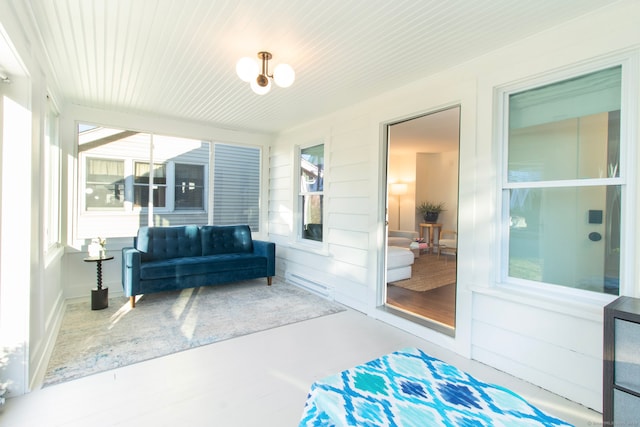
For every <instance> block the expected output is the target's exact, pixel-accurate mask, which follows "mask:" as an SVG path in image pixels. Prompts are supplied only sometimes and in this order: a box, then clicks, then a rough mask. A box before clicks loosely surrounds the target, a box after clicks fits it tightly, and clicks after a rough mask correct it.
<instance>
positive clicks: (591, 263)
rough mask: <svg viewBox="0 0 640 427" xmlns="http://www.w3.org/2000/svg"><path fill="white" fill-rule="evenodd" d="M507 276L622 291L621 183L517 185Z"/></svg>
mask: <svg viewBox="0 0 640 427" xmlns="http://www.w3.org/2000/svg"><path fill="white" fill-rule="evenodd" d="M509 203H510V210H509V216H510V224H509V225H510V231H509V276H510V277H516V278H520V279H527V280H532V281H536V282H544V283H550V284H555V285H561V286H567V287H574V288H579V289H585V290H591V291H596V292H606V293H611V294H615V295H617V294H618V290H619V277H620V186H593V187H575V188H537V189H535V188H532V189H513V190H510V194H509Z"/></svg>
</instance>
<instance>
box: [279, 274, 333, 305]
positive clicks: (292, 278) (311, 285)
mask: <svg viewBox="0 0 640 427" xmlns="http://www.w3.org/2000/svg"><path fill="white" fill-rule="evenodd" d="M284 278H285V280H286V281H287V283H290V284H292V285H294V286H298V287H300V288H303V289H306V290H308V291H309V292H313V293H314V294H316V295H320V296H321V297H324V298H329V299H333V288H332V287H330V286H329V285H327V284H325V283H322V282H318V281H317V280H313V279H309V278H308V277H304V276H301V275H300V274H297V273H289V272H287V273H285V275H284Z"/></svg>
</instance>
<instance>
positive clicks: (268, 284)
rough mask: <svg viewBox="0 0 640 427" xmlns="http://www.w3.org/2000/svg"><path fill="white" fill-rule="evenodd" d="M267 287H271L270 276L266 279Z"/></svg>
mask: <svg viewBox="0 0 640 427" xmlns="http://www.w3.org/2000/svg"><path fill="white" fill-rule="evenodd" d="M267 286H271V276H269V277H267Z"/></svg>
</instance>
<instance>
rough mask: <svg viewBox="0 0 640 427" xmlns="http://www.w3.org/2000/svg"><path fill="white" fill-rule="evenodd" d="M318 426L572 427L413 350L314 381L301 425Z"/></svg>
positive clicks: (510, 395)
mask: <svg viewBox="0 0 640 427" xmlns="http://www.w3.org/2000/svg"><path fill="white" fill-rule="evenodd" d="M317 425H323V426H325V425H336V426H364V425H385V426H386V425H388V426H398V427H402V426H463V425H464V426H471V425H474V426H475V425H478V426H479V425H483V426H490V425H491V426H492V425H496V426H498V425H500V426H524V425H526V426H528V427H534V426H540V427H543V426H545V427H550V426H570V424H568V423H566V422H564V421H562V420H560V419H558V418H555V417H553V416H551V415H548V414H546V413H544V412H543V411H541V410H540V409H538V408H536V407H535V406H533V405H531V404H530V403H529V402H527V401H526V400H525V399H524V398H522V397H521V396H519V395H518V394H516V393H514V392H512V391H511V390H509V389H506V388H504V387H501V386H498V385H495V384H488V383H484V382H482V381H479V380H478V379H476V378H474V377H472V376H471V375H469V374H467V373H466V372H464V371H461V370H459V369H458V368H456V367H455V366H451V365H449V364H447V363H445V362H443V361H441V360H438V359H436V358H434V357H431V356H429V355H427V354H426V353H424V352H423V351H422V350H419V349H416V348H410V349H405V350H401V351H398V352H395V353H391V354H388V355H385V356H382V357H380V358H378V359H375V360H372V361H370V362H368V363H365V364H363V365H359V366H356V367H355V368H352V369H348V370H346V371H343V372H341V373H339V374H337V375H333V376H330V377H328V378H325V379H323V380H320V381H316V382H315V383H313V384H312V385H311V390H310V392H309V395H308V397H307V402H306V404H305V407H304V411H303V414H302V418H301V420H300V423H299V427H305V426H317Z"/></svg>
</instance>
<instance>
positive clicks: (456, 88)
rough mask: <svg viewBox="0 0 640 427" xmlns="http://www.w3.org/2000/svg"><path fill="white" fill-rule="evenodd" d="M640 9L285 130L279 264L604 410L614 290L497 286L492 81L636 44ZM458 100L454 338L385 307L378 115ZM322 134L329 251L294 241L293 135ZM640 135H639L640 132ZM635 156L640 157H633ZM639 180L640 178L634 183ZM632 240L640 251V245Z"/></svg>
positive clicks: (276, 234) (298, 139) (617, 10)
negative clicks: (605, 342) (547, 291)
mask: <svg viewBox="0 0 640 427" xmlns="http://www.w3.org/2000/svg"><path fill="white" fill-rule="evenodd" d="M639 17H640V4H639V3H637V2H621V3H619V4H617V5H616V6H613V7H609V8H605V9H602V10H601V11H599V12H598V13H594V14H591V15H588V16H586V17H584V18H581V19H578V20H575V21H572V22H570V23H568V24H565V25H562V26H561V27H558V28H556V29H554V30H552V31H548V32H545V33H541V34H539V35H537V36H534V37H531V38H528V39H526V40H524V41H522V42H520V43H516V44H514V45H511V46H509V47H508V48H505V49H503V50H501V51H498V52H494V53H492V54H490V55H487V56H484V57H482V58H479V59H477V60H474V61H472V62H469V63H467V64H463V65H460V66H458V67H456V68H454V69H451V70H447V71H446V72H445V73H442V74H440V75H437V76H433V77H431V78H428V79H426V80H424V81H420V82H416V83H414V84H411V85H408V86H407V87H404V88H402V89H398V90H396V91H393V92H391V93H386V94H384V95H381V96H380V97H377V98H375V99H371V100H369V101H368V102H364V103H361V104H358V105H354V106H352V107H350V108H347V109H344V110H341V111H337V112H335V113H334V114H332V115H330V116H327V117H323V118H318V119H317V120H315V121H314V122H311V123H308V124H306V125H303V126H300V127H297V128H295V129H290V130H288V131H287V132H283V133H282V134H281V135H280V136H279V137H278V139H277V141H276V143H275V146H274V148H273V150H272V154H271V159H270V162H271V178H272V182H271V198H270V206H269V213H270V216H269V219H270V233H271V236H272V238H273V239H274V240H276V241H277V242H278V243H279V250H278V257H279V258H278V262H279V274H280V275H285V274H286V273H288V272H296V273H301V274H305V275H308V276H310V277H318V278H322V280H323V281H325V282H327V283H330V284H331V285H332V286H333V287H334V295H335V298H336V299H337V300H338V301H341V302H344V303H346V304H348V305H351V306H352V307H355V308H357V309H359V310H362V311H365V312H367V313H369V314H371V315H373V316H377V317H379V318H381V319H383V320H385V321H388V322H390V323H392V324H395V325H397V326H399V327H402V328H404V329H407V330H409V331H410V332H413V333H415V334H417V335H420V336H423V337H425V338H427V339H430V340H432V341H434V342H436V343H438V344H441V345H443V346H446V347H448V348H451V349H453V350H455V351H457V352H459V353H461V354H463V355H466V356H469V357H472V358H474V359H477V360H480V361H482V362H484V363H487V364H489V365H491V366H495V367H497V368H498V369H501V370H504V371H506V372H509V373H512V374H514V375H515V376H517V377H520V378H523V379H526V380H528V381H530V382H532V383H534V384H537V385H540V386H541V387H543V388H546V389H548V390H551V391H554V392H556V393H558V394H560V395H563V396H566V397H567V398H569V399H571V400H574V401H577V402H580V403H582V404H584V405H586V406H588V407H591V408H594V409H596V410H601V401H602V399H601V384H602V381H601V378H602V375H601V374H602V307H603V306H604V305H605V304H606V302H607V301H609V300H610V299H611V297H606V296H602V297H598V298H594V299H592V300H585V301H567V300H562V299H560V300H555V299H554V298H553V297H552V296H550V297H542V296H541V295H540V294H531V293H530V294H527V293H525V292H518V291H514V290H509V288H505V287H503V286H500V283H499V278H500V274H499V271H498V269H499V268H500V266H499V263H498V259H499V249H500V242H499V233H498V231H499V229H500V226H501V218H500V216H501V215H500V211H499V206H498V197H497V194H498V188H499V165H498V162H499V159H500V156H499V153H500V151H501V145H500V143H499V141H496V139H495V131H496V125H497V117H496V115H495V112H494V105H495V104H494V103H495V99H494V90H495V88H496V87H498V86H502V85H505V84H510V83H512V82H515V81H520V80H523V79H529V78H532V77H535V76H537V75H540V74H542V73H547V72H549V71H552V70H558V69H562V68H564V67H571V66H575V65H576V64H580V63H582V62H585V61H590V60H592V59H593V58H597V57H602V56H607V55H609V54H611V53H612V52H616V51H619V50H622V49H635V50H637V49H638V46H639V44H640V31H638V26H637V22H638V18H639ZM457 103H459V104H460V105H461V108H462V111H461V114H462V116H461V147H460V168H461V176H460V206H459V212H460V215H459V228H458V231H459V269H458V271H459V273H458V310H457V329H456V337H455V338H448V337H444V336H441V335H440V334H437V333H435V332H434V331H430V330H427V329H425V328H422V327H419V326H417V325H415V324H412V323H410V322H407V321H404V320H402V319H397V318H395V317H393V316H391V315H389V314H388V313H386V312H383V311H382V310H379V309H377V308H376V307H377V306H378V305H379V304H380V302H381V291H380V289H382V284H383V283H384V275H383V271H382V266H381V265H382V263H381V261H382V260H383V250H382V242H383V239H382V235H383V233H384V220H385V216H384V206H383V204H384V200H385V191H386V190H385V173H384V169H385V158H384V154H385V152H384V149H383V147H382V142H383V139H382V137H381V135H382V132H381V125H382V124H383V123H389V122H393V121H395V120H397V119H398V118H402V117H409V116H414V115H418V114H420V113H424V112H426V111H435V110H438V109H440V108H442V107H445V106H448V105H455V104H457ZM636 114H637V112H636ZM637 119H638V117H636V118H635V120H634V121H635V122H636V123H637V121H638V120H637ZM634 129H636V131H637V127H636V128H634ZM325 135H330V138H329V139H330V141H329V143H328V145H327V148H326V152H325V155H326V156H327V158H328V164H329V169H328V171H327V177H326V180H325V197H326V200H327V203H326V217H325V221H326V223H327V227H328V233H327V235H326V241H327V243H328V246H327V249H328V251H327V253H326V254H315V253H309V252H303V251H300V250H296V248H295V246H288V245H289V244H290V243H291V242H292V241H293V240H294V234H293V229H294V227H295V226H294V224H293V218H294V216H293V210H294V208H295V205H294V203H293V201H294V194H293V192H292V190H291V188H288V185H292V183H293V182H294V181H293V180H294V179H295V176H296V171H295V170H294V169H293V167H292V166H293V164H294V162H293V157H292V152H293V151H294V146H295V145H296V144H304V143H306V142H307V141H309V140H313V139H319V138H323V137H324V136H325ZM633 138H634V141H637V140H638V139H637V138H638V135H637V134H634V135H633ZM633 164H634V167H636V168H637V165H638V159H637V158H636V157H634V159H633ZM632 184H633V185H634V187H633V188H634V190H637V184H636V183H632ZM634 199H635V198H634V197H632V198H631V199H630V200H631V201H632V203H635V200H634ZM631 222H632V223H631V224H627V225H628V226H630V228H629V230H630V231H632V232H634V233H635V237H636V238H635V241H639V240H640V239H638V237H640V236H638V232H637V231H635V230H637V227H635V218H633V221H631ZM283 248H284V250H283ZM629 249H630V250H631V252H630V253H631V255H633V251H635V250H636V249H635V248H633V247H632V248H629ZM630 260H633V258H631V259H630ZM629 271H631V270H629ZM631 279H632V281H633V283H634V291H633V293H634V294H636V295H638V294H640V292H639V287H638V278H637V277H635V276H632V277H631Z"/></svg>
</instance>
